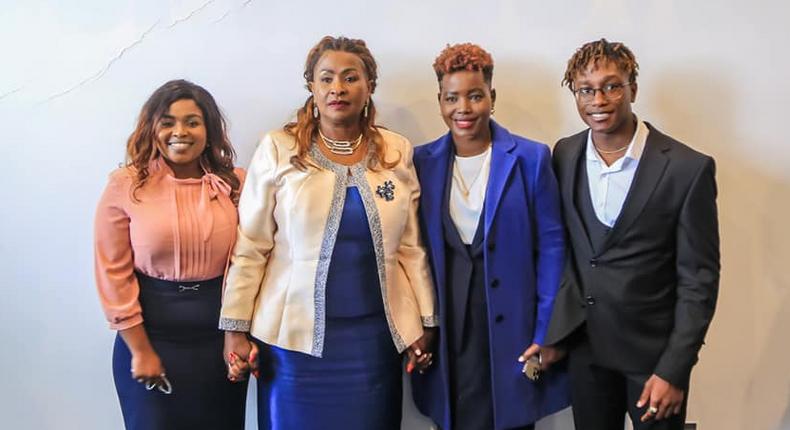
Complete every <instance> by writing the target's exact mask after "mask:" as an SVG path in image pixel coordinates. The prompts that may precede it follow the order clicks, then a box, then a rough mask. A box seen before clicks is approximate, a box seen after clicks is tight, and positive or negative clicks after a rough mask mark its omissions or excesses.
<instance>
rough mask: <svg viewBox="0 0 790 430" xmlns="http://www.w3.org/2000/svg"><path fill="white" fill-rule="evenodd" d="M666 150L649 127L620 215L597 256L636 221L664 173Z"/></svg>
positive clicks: (665, 142) (665, 145)
mask: <svg viewBox="0 0 790 430" xmlns="http://www.w3.org/2000/svg"><path fill="white" fill-rule="evenodd" d="M668 150H669V145H668V144H667V141H666V139H663V135H662V134H661V133H659V132H658V131H657V130H656V129H654V128H652V127H650V134H648V135H647V141H646V142H645V149H644V152H643V153H642V158H641V159H640V160H639V167H637V168H636V173H635V175H634V180H633V183H631V188H630V189H629V190H628V195H627V196H626V198H625V203H623V209H622V211H621V212H620V216H619V217H618V218H617V221H616V222H615V224H614V227H613V228H612V231H611V232H610V233H609V235H608V236H607V238H606V241H605V242H604V245H603V247H602V248H601V250H600V253H603V252H606V250H607V249H609V248H610V247H612V246H613V245H615V244H616V243H617V241H618V240H620V238H621V237H622V236H623V234H624V233H625V232H626V231H628V228H629V227H631V224H633V223H634V221H636V219H637V218H638V217H639V214H641V213H642V210H643V209H644V208H645V205H646V204H647V201H648V200H650V196H651V195H653V190H655V188H656V185H657V184H658V181H659V180H660V179H661V176H662V175H663V174H664V171H665V170H666V167H667V162H668V161H669V158H668V157H667V156H666V154H665V152H666V151H668Z"/></svg>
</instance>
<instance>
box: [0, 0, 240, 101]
mask: <svg viewBox="0 0 790 430" xmlns="http://www.w3.org/2000/svg"><path fill="white" fill-rule="evenodd" d="M252 1H253V0H245V1H244V2H243V3H242V4H241V6H240V7H239V9H243V8H245V7H247V5H249V4H250V3H252ZM214 2H215V0H207V1H206V2H205V3H203V4H202V5H201V6H199V7H197V8H195V9H193V10H192V11H191V12H189V13H188V14H186V15H185V16H183V17H182V18H178V19H176V20H175V21H173V22H172V23H171V24H170V25H168V26H167V28H168V29H170V28H173V27H175V26H176V25H178V24H180V23H182V22H184V21H187V20H189V19H191V18H192V17H193V16H195V15H197V14H198V13H200V12H201V11H202V10H204V9H206V8H207V7H208V6H209V5H211V4H212V3H214ZM230 13H231V10H228V11H226V12H225V13H224V14H223V15H222V16H221V17H219V18H218V19H217V20H215V21H214V23H217V22H220V21H222V20H223V19H225V18H226V17H227V16H228V15H230ZM160 22H161V19H159V20H157V21H156V22H155V23H154V24H153V25H152V26H151V27H149V28H148V29H147V30H145V31H144V32H143V33H142V34H141V35H140V37H138V38H137V39H136V40H135V41H133V42H132V43H130V44H129V45H127V46H125V47H124V48H122V49H121V50H120V51H119V52H118V54H117V55H115V56H114V57H113V58H111V59H110V60H109V61H108V62H107V64H105V66H104V67H103V68H101V69H100V70H99V71H98V72H96V73H94V74H93V75H91V76H89V77H87V78H85V79H83V80H81V81H80V82H78V83H77V84H75V85H73V86H71V87H69V88H67V89H65V90H63V91H61V92H59V93H55V94H52V95H50V96H49V97H47V98H46V99H44V100H42V101H41V102H39V103H38V105H42V104H46V103H49V102H51V101H53V100H55V99H57V98H60V97H63V96H65V95H67V94H69V93H71V92H73V91H75V90H77V89H79V88H82V87H83V86H85V85H87V84H89V83H91V82H94V81H96V80H98V79H101V78H102V77H103V76H104V75H105V74H107V72H108V71H109V70H110V68H111V67H112V66H113V64H115V63H116V62H118V60H120V59H121V58H122V57H123V56H124V55H125V54H126V53H127V52H128V51H129V50H131V49H132V48H134V47H135V46H137V45H139V44H141V43H142V42H143V40H145V38H146V37H147V36H148V35H149V34H150V33H151V32H152V31H154V29H156V26H157V25H159V23H160ZM22 88H23V87H19V88H16V89H14V90H11V91H8V92H6V93H4V94H0V100H2V99H4V98H6V97H8V96H10V95H12V94H14V93H16V92H18V91H20V90H21V89H22Z"/></svg>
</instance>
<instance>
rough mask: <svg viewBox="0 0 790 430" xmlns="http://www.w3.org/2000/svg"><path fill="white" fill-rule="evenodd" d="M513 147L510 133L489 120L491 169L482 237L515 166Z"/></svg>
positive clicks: (491, 220)
mask: <svg viewBox="0 0 790 430" xmlns="http://www.w3.org/2000/svg"><path fill="white" fill-rule="evenodd" d="M515 147H516V143H515V142H514V141H513V137H512V136H511V135H510V133H509V132H508V131H507V130H505V129H504V128H503V127H501V126H500V125H499V124H497V123H496V122H494V121H493V120H491V169H490V172H489V174H488V187H487V189H486V197H485V203H484V214H485V230H484V237H488V232H489V231H490V230H491V224H492V223H493V222H494V215H495V214H496V210H497V208H498V207H499V201H500V200H501V198H502V193H503V192H504V191H505V185H506V184H507V180H508V178H509V177H510V172H511V171H512V170H513V166H515V165H516V157H515V156H514V155H512V154H510V151H512V150H513V148H515Z"/></svg>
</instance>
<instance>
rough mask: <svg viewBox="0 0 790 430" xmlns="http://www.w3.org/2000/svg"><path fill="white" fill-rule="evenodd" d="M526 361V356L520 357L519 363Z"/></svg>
mask: <svg viewBox="0 0 790 430" xmlns="http://www.w3.org/2000/svg"><path fill="white" fill-rule="evenodd" d="M525 361H526V360H525V359H524V356H523V355H521V356H519V357H518V362H519V363H523V362H525Z"/></svg>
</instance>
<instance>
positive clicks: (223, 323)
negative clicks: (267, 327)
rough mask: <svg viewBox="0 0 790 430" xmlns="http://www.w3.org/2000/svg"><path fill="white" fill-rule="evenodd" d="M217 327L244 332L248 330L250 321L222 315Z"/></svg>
mask: <svg viewBox="0 0 790 430" xmlns="http://www.w3.org/2000/svg"><path fill="white" fill-rule="evenodd" d="M219 329H220V330H225V331H240V332H245V333H246V332H249V331H250V321H248V320H237V319H233V318H224V317H223V318H220V319H219Z"/></svg>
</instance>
